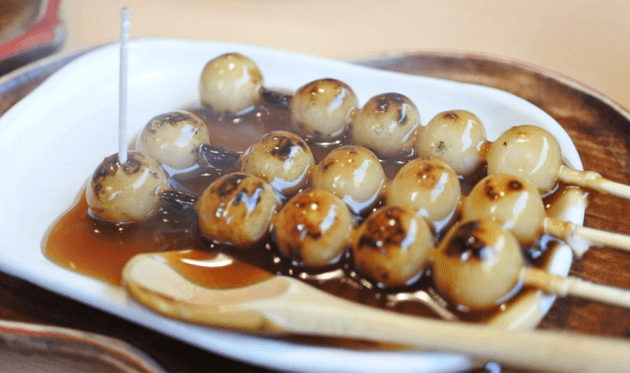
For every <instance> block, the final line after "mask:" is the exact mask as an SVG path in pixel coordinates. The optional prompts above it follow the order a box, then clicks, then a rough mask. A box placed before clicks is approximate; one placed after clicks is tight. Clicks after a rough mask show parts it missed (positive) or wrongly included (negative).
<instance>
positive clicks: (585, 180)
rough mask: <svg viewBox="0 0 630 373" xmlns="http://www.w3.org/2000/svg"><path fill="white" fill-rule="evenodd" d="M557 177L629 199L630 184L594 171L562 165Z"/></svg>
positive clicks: (570, 182) (566, 181)
mask: <svg viewBox="0 0 630 373" xmlns="http://www.w3.org/2000/svg"><path fill="white" fill-rule="evenodd" d="M558 178H559V179H560V180H562V181H564V182H565V183H568V184H573V185H577V186H580V187H584V188H589V189H594V190H596V191H598V192H600V193H604V194H612V195H615V196H617V197H621V198H628V199H630V186H628V185H625V184H620V183H616V182H614V181H611V180H608V179H606V178H604V177H603V176H602V175H600V174H599V173H598V172H595V171H578V170H574V169H572V168H570V167H567V166H564V165H563V166H561V167H560V171H559V172H558Z"/></svg>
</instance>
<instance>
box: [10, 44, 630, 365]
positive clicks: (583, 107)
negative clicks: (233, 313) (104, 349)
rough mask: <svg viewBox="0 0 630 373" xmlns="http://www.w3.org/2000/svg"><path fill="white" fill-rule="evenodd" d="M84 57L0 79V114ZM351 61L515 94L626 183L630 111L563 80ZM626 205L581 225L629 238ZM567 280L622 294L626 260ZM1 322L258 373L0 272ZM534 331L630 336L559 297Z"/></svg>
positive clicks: (424, 58)
mask: <svg viewBox="0 0 630 373" xmlns="http://www.w3.org/2000/svg"><path fill="white" fill-rule="evenodd" d="M85 52H87V51H79V52H74V53H71V54H64V55H60V56H53V57H51V58H48V59H44V60H41V61H39V62H36V63H34V64H31V65H28V66H26V67H23V68H21V69H18V70H16V71H14V72H12V73H11V74H9V75H6V76H5V77H3V78H1V79H0V115H2V114H3V113H4V112H6V111H7V110H8V109H9V108H10V107H11V106H12V105H13V104H15V103H16V102H17V101H18V100H20V99H21V98H22V97H24V96H25V95H27V94H28V93H29V92H30V91H31V90H33V89H34V88H35V87H36V86H37V85H38V84H40V83H41V82H42V81H43V80H45V79H46V78H47V77H48V76H50V74H52V73H54V72H55V71H56V70H58V69H59V68H61V67H62V66H64V65H65V64H67V63H68V62H69V61H71V60H73V59H74V58H76V57H78V56H80V55H81V54H83V53H85ZM354 62H356V63H358V64H362V65H366V66H371V67H375V68H380V69H387V70H393V71H399V72H404V73H409V74H419V75H426V76H433V77H439V78H445V79H452V80H457V81H462V82H469V83H477V84H482V85H487V86H491V87H495V88H499V89H502V90H505V91H508V92H511V93H513V94H515V95H518V96H520V97H522V98H524V99H526V100H528V101H530V102H532V103H533V104H535V105H537V106H538V107H540V108H542V109H543V110H545V111H546V112H547V113H549V114H550V115H551V116H552V117H554V118H555V119H556V120H557V121H558V122H559V123H560V124H561V125H562V126H563V127H564V128H565V129H566V130H567V132H568V133H569V135H570V136H571V137H572V138H573V141H574V142H575V144H576V146H577V148H578V151H579V152H580V156H581V157H582V161H583V163H584V167H585V169H588V170H596V171H599V172H600V173H602V174H603V175H604V176H605V177H607V178H610V179H612V180H614V181H618V182H621V183H625V184H630V168H629V161H630V157H629V156H628V152H629V149H630V136H629V133H630V113H629V112H628V111H627V110H626V109H624V108H622V107H620V106H619V105H617V104H616V103H614V102H613V101H612V100H610V99H608V98H606V97H604V96H603V95H601V94H599V93H597V92H595V91H594V90H592V89H590V88H588V87H585V86H583V85H581V84H579V83H577V82H574V81H571V80H570V79H568V78H566V77H563V76H560V75H558V74H555V73H553V72H550V71H546V70H543V69H540V68H537V67H534V66H528V65H524V64H521V63H518V62H515V61H508V60H502V59H498V58H493V57H487V56H478V55H469V54H458V53H441V52H417V53H406V54H389V55H375V56H369V57H366V58H361V59H357V60H354ZM425 119H426V118H425ZM628 206H630V205H629V204H628V203H627V201H625V200H622V199H620V198H616V197H612V196H605V195H600V196H597V198H595V199H594V200H593V202H592V203H591V205H590V207H589V208H588V209H587V212H586V218H585V225H586V226H590V227H594V228H598V229H604V230H608V231H614V232H620V233H625V234H627V233H629V232H630V221H629V220H627V219H626V217H629V216H630V211H629V210H630V207H628ZM571 274H572V275H574V276H579V277H582V278H584V279H586V280H589V281H594V282H598V283H602V284H608V285H613V286H617V287H621V288H626V289H630V255H628V254H627V253H621V252H615V251H613V250H609V249H605V248H604V249H594V250H591V251H589V252H588V253H587V254H586V255H585V256H584V258H583V259H582V260H581V261H579V262H575V263H574V264H573V267H572V269H571ZM0 318H3V319H8V320H16V321H28V322H34V323H39V324H49V325H56V326H64V327H70V328H76V329H81V330H86V331H89V332H92V333H99V334H104V335H108V336H112V337H116V338H119V339H122V340H124V341H126V342H128V343H130V344H132V345H134V346H136V347H138V348H139V349H141V350H143V351H145V352H146V353H147V354H148V355H149V356H150V357H152V358H153V359H155V361H157V362H158V363H159V364H160V365H162V367H164V368H165V369H166V370H168V371H189V372H193V371H204V372H211V371H217V372H223V371H263V369H259V368H256V367H253V366H250V365H247V364H243V363H240V362H236V361H232V360H229V359H226V358H223V357H221V356H217V355H215V354H212V353H208V352H206V351H203V350H200V349H198V348H195V347H191V346H189V345H187V344H184V343H182V342H179V341H177V340H174V339H171V338H168V337H166V336H163V335H160V334H157V333H155V332H152V331H149V330H147V329H145V328H143V327H140V326H137V325H134V324H131V323H129V322H127V321H124V320H122V319H119V318H117V317H115V316H112V315H109V314H107V313H104V312H102V311H98V310H95V309H93V308H90V307H88V306H85V305H83V304H80V303H77V302H76V301H73V300H69V299H67V298H65V297H61V296H59V295H57V294H54V293H51V292H49V291H46V290H43V289H40V288H38V287H36V286H34V285H32V284H29V283H27V282H25V281H22V280H19V279H16V278H14V277H11V276H8V275H5V274H0ZM540 328H542V329H550V330H563V331H574V332H581V333H589V334H593V335H601V336H613V337H621V338H624V337H625V338H630V310H625V309H621V308H616V307H611V306H607V305H602V304H599V303H595V302H591V301H587V300H581V299H577V298H565V299H559V300H558V301H556V303H555V304H554V306H553V308H552V309H551V311H550V312H549V314H548V315H547V316H546V317H545V319H544V320H543V322H542V323H541V325H540ZM504 371H514V370H513V369H510V368H507V369H504Z"/></svg>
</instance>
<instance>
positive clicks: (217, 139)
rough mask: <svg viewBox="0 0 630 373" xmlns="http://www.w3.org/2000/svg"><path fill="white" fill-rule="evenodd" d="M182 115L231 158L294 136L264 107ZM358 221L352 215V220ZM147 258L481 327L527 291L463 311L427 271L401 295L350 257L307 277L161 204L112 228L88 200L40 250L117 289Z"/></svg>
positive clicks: (210, 171) (195, 175)
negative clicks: (206, 233)
mask: <svg viewBox="0 0 630 373" xmlns="http://www.w3.org/2000/svg"><path fill="white" fill-rule="evenodd" d="M186 110H189V111H192V112H194V113H196V114H197V115H199V116H200V117H201V118H202V119H203V120H204V121H205V122H206V123H207V124H208V126H209V129H210V133H211V134H212V135H211V141H212V145H215V146H221V147H224V148H227V149H229V150H231V151H234V152H242V151H244V150H245V149H246V148H247V147H249V146H250V145H251V144H252V143H253V142H254V141H255V140H256V139H258V138H259V137H260V136H262V135H263V134H264V133H267V132H269V131H272V130H280V129H282V130H289V131H291V126H290V124H289V122H288V120H289V115H288V112H287V111H286V110H285V109H281V108H276V107H273V106H268V107H266V106H262V105H261V106H259V107H257V108H255V109H254V110H252V111H250V112H249V113H247V114H245V115H243V116H240V117H223V118H222V117H218V116H217V115H216V114H215V113H213V112H212V111H210V110H207V109H204V108H201V107H190V108H186ZM307 142H308V143H309V146H310V147H311V150H312V151H313V153H314V155H315V160H316V162H319V161H320V160H321V159H322V158H323V157H324V156H325V154H327V152H329V151H330V150H332V149H334V148H335V147H338V146H341V145H346V144H349V143H350V142H349V140H348V138H347V137H342V138H341V139H340V140H339V141H336V142H334V143H326V144H318V143H315V142H314V141H310V140H307ZM407 159H409V158H404V157H401V158H399V159H388V160H383V161H382V164H383V167H384V169H385V172H386V175H387V176H388V178H390V179H391V178H393V177H394V175H395V174H396V172H397V171H398V169H399V168H400V167H402V165H403V164H404V163H405V161H406V160H407ZM227 172H229V170H222V169H217V168H214V167H211V166H209V165H200V166H199V167H197V168H196V169H194V170H189V171H187V172H186V173H180V174H177V175H175V176H174V180H175V181H176V182H177V183H178V184H179V185H181V187H182V188H183V189H184V190H187V191H189V192H192V193H193V194H196V195H200V194H201V193H202V192H203V190H204V189H205V188H206V187H207V186H208V185H209V184H210V183H211V182H212V181H214V180H215V179H216V178H218V177H219V176H221V175H223V174H225V173H227ZM485 175H486V168H485V165H484V166H483V167H481V169H480V170H479V171H478V172H477V173H475V174H474V175H473V176H471V177H469V178H467V179H461V183H462V190H463V192H464V194H467V193H468V191H470V189H471V188H472V186H473V185H474V184H475V183H476V182H477V181H478V180H480V179H481V178H483V177H484V176H485ZM562 188H563V186H561V187H560V189H562ZM548 198H553V197H548ZM381 203H382V202H381ZM363 218H364V217H357V221H361V220H362V219H363ZM456 218H457V217H455V218H454V219H456ZM439 236H440V235H439V232H438V234H437V237H438V238H439ZM540 245H542V246H539V247H536V248H531V249H529V250H530V253H529V254H528V255H529V260H530V262H531V264H532V265H534V266H539V267H540V266H544V265H545V264H546V261H547V260H548V257H549V256H550V255H551V254H549V253H550V252H551V251H553V250H547V248H548V247H549V248H552V247H555V246H556V241H555V240H553V239H549V238H548V237H546V238H544V239H542V240H541V242H540ZM149 252H161V254H160V255H162V257H163V258H164V259H165V260H167V262H168V263H169V264H170V265H171V267H172V268H174V269H175V270H176V271H177V272H179V273H180V274H182V276H184V277H185V278H187V279H188V280H190V281H192V282H194V283H197V284H199V285H202V286H207V287H211V288H230V287H239V286H246V285H249V284H252V283H256V282H259V281H262V280H264V279H267V278H269V277H270V276H273V275H275V274H277V275H285V276H291V277H295V278H298V279H300V280H302V281H304V282H306V283H309V284H311V285H313V286H315V287H317V288H320V289H322V290H324V291H326V292H329V293H332V294H335V295H337V296H340V297H342V298H345V299H349V300H352V301H356V302H360V303H362V304H366V305H370V306H374V307H379V308H384V309H389V310H392V311H396V312H402V313H405V314H410V315H420V316H424V317H432V318H444V319H452V320H467V321H475V322H484V321H486V320H488V319H489V318H491V317H493V315H495V314H496V313H497V312H501V310H503V309H505V308H506V306H507V307H509V304H510V303H511V302H515V301H517V300H518V299H519V298H520V297H522V296H525V295H526V294H527V293H528V290H524V291H520V292H519V294H518V295H517V296H515V297H513V298H511V299H510V300H509V301H508V302H507V303H506V304H504V305H498V306H497V307H496V308H495V309H493V310H490V311H484V312H462V311H461V310H458V309H457V308H456V307H453V306H451V305H449V304H447V302H446V301H445V300H444V299H443V298H442V297H441V296H440V295H439V294H438V293H437V291H435V290H434V287H433V284H432V280H431V276H430V268H429V269H427V271H426V272H425V273H424V274H423V276H421V278H420V279H419V280H418V281H416V282H415V283H413V284H411V285H409V286H406V287H405V288H403V289H388V290H385V289H381V288H379V287H378V286H376V285H375V284H373V283H371V282H370V281H368V280H366V279H365V278H364V277H362V276H361V275H360V274H358V273H357V272H355V271H354V269H353V263H352V258H351V257H350V254H349V251H347V254H346V255H345V256H343V257H342V258H341V259H340V260H339V262H338V263H336V264H334V265H331V266H330V267H329V268H325V269H322V270H318V271H311V270H309V269H306V268H303V267H301V266H298V265H296V264H294V263H291V262H290V261H289V260H287V259H285V258H283V257H281V256H280V254H279V253H278V250H277V248H276V247H275V246H274V243H273V242H272V241H271V240H270V241H267V242H264V243H262V244H261V245H260V246H259V247H256V248H253V249H249V250H240V249H238V248H234V247H229V246H221V245H216V244H212V243H209V242H207V241H206V240H205V239H204V237H202V236H201V235H200V234H199V233H198V231H197V221H196V214H195V213H194V212H193V211H181V210H177V209H175V208H171V207H169V206H165V207H164V208H162V210H161V211H160V213H159V214H157V216H156V217H155V218H153V219H151V220H150V221H147V222H144V223H134V224H123V225H111V224H105V223H102V222H100V221H98V220H95V219H93V218H91V217H90V216H89V214H88V206H87V203H86V201H85V197H83V198H81V200H80V202H79V203H78V204H77V206H75V207H74V208H72V210H71V211H69V212H68V213H67V214H66V215H65V216H63V217H62V218H61V219H60V220H59V221H58V222H57V223H56V225H55V226H54V228H53V229H52V231H51V233H50V236H49V238H48V241H47V243H46V247H45V255H46V257H47V258H49V259H50V260H51V261H53V262H55V263H57V264H59V265H61V266H63V267H66V268H68V269H71V270H73V271H77V272H79V273H82V274H85V275H88V276H91V277H95V278H98V279H100V280H103V281H106V282H108V283H111V284H115V285H120V284H121V281H122V280H121V273H122V268H123V266H124V265H125V263H127V261H128V260H129V259H131V258H132V257H133V256H134V255H136V254H140V253H149ZM220 253H224V254H227V256H228V257H227V258H229V257H231V258H233V260H227V259H225V258H226V256H222V257H219V255H220ZM526 253H527V252H526Z"/></svg>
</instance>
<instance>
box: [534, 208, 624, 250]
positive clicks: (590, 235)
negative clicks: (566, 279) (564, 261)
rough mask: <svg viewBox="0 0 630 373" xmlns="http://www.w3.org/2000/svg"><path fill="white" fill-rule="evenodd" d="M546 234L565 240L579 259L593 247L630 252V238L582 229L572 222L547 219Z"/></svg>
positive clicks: (596, 230) (591, 229)
mask: <svg viewBox="0 0 630 373" xmlns="http://www.w3.org/2000/svg"><path fill="white" fill-rule="evenodd" d="M543 229H544V231H545V233H547V234H549V235H551V236H554V237H558V238H561V239H563V240H564V241H565V242H566V243H567V244H568V245H569V246H570V247H571V249H572V250H573V252H574V253H575V255H576V256H577V257H581V256H582V255H583V254H584V253H585V252H586V251H587V250H588V249H589V247H591V246H610V247H614V248H616V249H621V250H626V251H630V236H627V235H624V234H619V233H612V232H606V231H602V230H599V229H593V228H588V227H582V226H580V225H575V224H573V223H570V222H565V221H561V220H558V219H553V218H549V217H546V218H545V219H544V221H543Z"/></svg>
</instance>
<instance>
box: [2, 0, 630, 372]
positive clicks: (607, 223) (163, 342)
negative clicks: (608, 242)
mask: <svg viewBox="0 0 630 373" xmlns="http://www.w3.org/2000/svg"><path fill="white" fill-rule="evenodd" d="M386 4H387V5H385V3H384V2H378V3H377V2H374V1H363V2H358V1H345V2H334V1H325V0H324V1H317V2H316V1H306V0H303V1H285V0H266V1H265V0H259V1H253V0H252V1H244V0H235V1H229V2H228V1H212V2H210V1H194V0H187V1H177V2H176V1H169V0H154V1H151V2H142V1H111V2H103V1H94V0H88V1H79V0H67V1H65V3H64V6H65V21H66V23H67V26H68V41H67V44H66V46H65V47H64V50H65V51H69V50H77V49H80V48H85V47H90V46H93V45H95V44H101V43H104V42H111V41H115V40H116V39H117V38H118V32H119V31H118V21H119V11H120V8H121V7H122V6H123V5H126V6H128V7H129V8H130V9H131V11H132V27H131V32H132V36H133V37H148V36H164V37H178V38H194V39H207V40H225V41H232V42H243V43H249V44H257V45H263V46H269V47H274V48H280V49H285V50H291V51H297V52H301V53H307V54H313V55H319V56H325V57H331V58H351V57H357V56H365V55H375V54H381V53H382V52H392V51H418V50H458V51H466V52H474V53H479V54H485V55H488V54H489V55H494V56H502V57H505V58H507V59H515V60H518V61H523V62H528V63H533V64H534V65H537V66H542V67H543V68H544V69H548V70H544V69H543V70H542V71H541V70H539V69H537V68H529V67H527V66H521V65H514V64H510V63H503V62H499V63H493V62H492V61H487V60H484V59H483V58H480V59H475V58H472V57H471V56H467V58H464V59H462V56H458V55H451V56H442V57H437V56H435V55H426V54H418V55H412V56H406V57H404V58H391V59H378V60H374V59H371V60H369V61H368V62H367V64H371V65H373V66H375V67H379V68H387V69H393V70H398V71H405V72H409V73H417V74H426V75H432V76H441V77H449V78H453V79H458V80H463V81H472V82H476V83H480V84H487V85H492V86H497V87H499V88H501V89H504V90H507V91H510V92H513V93H515V94H518V95H520V96H522V97H524V98H526V99H528V100H530V101H532V102H533V103H535V104H536V105H538V106H540V107H541V108H543V109H544V110H546V111H547V112H548V113H550V114H551V115H552V116H553V117H554V118H555V119H556V120H558V121H559V122H560V123H561V124H562V125H563V126H564V127H565V128H566V129H567V131H568V132H569V134H570V135H571V136H572V138H573V139H574V141H575V143H576V146H577V147H578V150H579V152H580V154H581V156H582V158H583V160H584V166H585V168H586V169H598V170H600V171H601V170H605V172H603V173H605V174H606V176H607V177H609V178H612V179H614V180H615V181H620V182H623V183H626V184H629V183H630V181H629V180H630V164H629V161H630V158H629V157H628V154H629V152H630V138H629V136H628V134H629V133H630V121H629V120H628V114H627V112H625V111H624V109H621V108H618V107H616V106H615V104H614V103H611V102H610V101H608V100H607V99H606V98H602V96H600V95H598V94H596V93H595V92H593V91H589V90H588V89H586V88H585V87H584V86H579V87H578V88H579V89H575V86H574V85H573V83H572V82H571V81H570V80H569V81H568V80H565V79H564V78H563V77H562V75H566V76H568V77H570V78H572V79H575V80H577V81H580V82H582V83H585V84H586V85H587V86H591V87H593V88H594V89H595V90H597V91H599V92H603V93H604V94H606V95H608V96H610V97H612V99H613V100H616V101H617V102H620V103H621V104H622V105H625V106H626V107H629V106H630V90H628V81H629V80H630V75H628V74H626V73H625V71H624V70H623V67H624V65H625V61H628V60H629V59H628V58H629V57H630V39H628V38H627V35H630V24H628V23H626V22H625V20H626V19H627V18H628V16H630V5H629V4H630V3H628V4H626V3H625V2H622V1H606V2H597V3H596V2H594V1H581V2H579V3H578V2H572V1H554V0H548V1H525V2H519V3H518V4H516V3H513V2H509V5H508V2H505V3H504V2H499V1H487V2H484V3H483V4H477V2H472V1H445V2H439V4H438V2H424V1H417V2H413V1H390V2H387V3H386ZM236 24H238V25H239V26H238V27H235V26H234V25H236ZM490 36H491V37H490ZM305 40H307V41H308V42H305ZM504 62H505V61H504ZM602 62H603V63H605V65H603V64H602ZM549 70H551V71H555V72H558V73H559V74H555V73H551V72H550V71H549ZM29 81H30V82H29ZM37 83H38V81H37V79H33V78H32V77H31V78H30V79H27V82H26V83H24V82H21V83H20V84H21V85H20V86H19V87H18V89H17V90H16V89H13V90H10V91H1V90H0V98H2V100H0V114H2V113H3V112H4V111H6V110H7V109H8V108H9V107H10V106H11V105H12V104H13V103H14V102H15V101H16V100H18V99H19V98H20V97H21V96H22V95H24V94H26V93H27V92H28V91H29V90H30V89H32V87H33V86H34V85H36V84H37ZM628 210H629V207H627V204H626V203H625V202H624V201H623V200H620V199H618V198H615V197H612V196H598V198H596V199H595V200H594V202H593V203H592V205H591V206H590V207H589V209H588V210H587V216H586V220H585V225H588V226H591V227H595V228H600V229H605V230H610V231H616V232H623V233H627V232H630V221H627V219H625V217H627V216H629V212H630V211H628ZM629 268H630V257H629V256H628V255H627V254H624V253H619V252H615V251H613V250H607V249H601V250H592V251H591V252H589V253H587V255H586V256H585V258H584V259H583V260H581V261H579V262H576V263H575V264H574V265H573V267H572V269H571V274H573V275H577V276H580V277H583V278H586V279H588V280H591V281H595V282H599V283H604V284H609V285H615V286H619V287H624V288H630V271H628V269H629ZM0 318H3V319H7V320H17V321H26V322H34V323H39V324H47V325H58V326H66V327H71V328H76V329H82V330H86V331H90V332H95V333H101V334H106V335H109V336H113V337H118V338H120V339H122V340H125V341H127V342H129V343H131V344H132V345H134V346H136V347H139V348H140V349H142V350H143V351H145V352H147V353H148V354H149V355H150V356H151V357H152V358H153V359H155V360H156V361H157V362H158V363H159V364H161V365H162V366H163V367H164V368H165V369H167V370H169V371H261V370H262V369H260V368H257V367H252V366H249V365H247V364H241V363H238V362H233V361H230V360H228V359H224V358H222V357H220V356H216V355H213V354H210V353H207V352H205V351H202V350H200V349H198V348H195V347H192V346H189V345H187V344H184V343H181V342H178V341H175V340H172V339H170V338H168V337H165V336H162V335H160V334H157V333H154V332H152V331H149V330H147V329H145V328H142V327H138V326H136V325H133V324H130V323H128V322H126V321H124V320H121V319H119V318H117V317H114V316H111V315H108V314H105V313H103V312H100V311H97V310H94V309H92V308H90V307H87V306H84V305H82V304H79V303H77V302H74V301H71V300H69V299H66V298H64V297H61V296H58V295H56V294H53V293H50V292H48V291H45V290H43V289H40V288H38V287H36V286H34V285H31V284H29V283H27V282H24V281H21V280H19V279H16V278H13V277H11V276H8V275H4V274H0ZM540 327H541V328H543V329H550V330H562V331H574V332H583V333H589V334H594V335H602V336H611V337H621V338H629V337H630V311H627V310H624V309H620V308H617V307H611V306H606V305H602V304H598V303H595V302H590V301H584V300H580V299H577V298H565V299H560V300H559V301H557V302H556V303H555V304H554V306H553V308H552V310H551V312H550V313H549V315H548V316H547V317H546V318H545V319H544V320H543V322H542V323H541V326H540ZM504 371H515V369H504Z"/></svg>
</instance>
